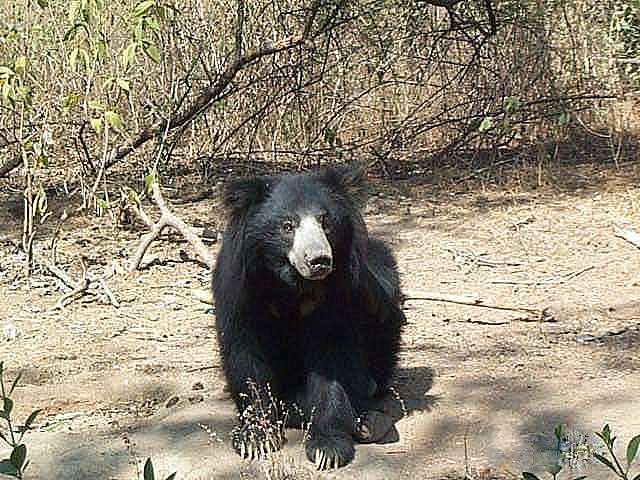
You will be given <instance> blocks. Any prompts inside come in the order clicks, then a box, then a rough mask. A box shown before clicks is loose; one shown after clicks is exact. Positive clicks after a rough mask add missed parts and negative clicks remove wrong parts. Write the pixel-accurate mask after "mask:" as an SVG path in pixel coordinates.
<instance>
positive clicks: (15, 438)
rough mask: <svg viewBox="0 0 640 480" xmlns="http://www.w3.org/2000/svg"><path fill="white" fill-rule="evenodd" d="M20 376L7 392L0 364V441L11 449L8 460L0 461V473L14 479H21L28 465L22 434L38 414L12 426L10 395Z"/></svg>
mask: <svg viewBox="0 0 640 480" xmlns="http://www.w3.org/2000/svg"><path fill="white" fill-rule="evenodd" d="M21 376H22V374H18V375H17V376H16V378H15V379H14V380H13V382H12V383H11V386H10V387H9V389H8V390H7V388H6V384H5V379H4V364H3V362H0V395H1V398H2V410H0V419H2V420H3V421H4V425H2V424H0V440H2V441H3V442H4V443H6V444H7V445H8V446H9V447H10V448H11V453H10V454H9V458H5V459H2V460H0V473H2V474H4V475H7V476H9V477H14V478H23V475H24V471H25V470H26V468H27V466H28V465H29V462H28V461H27V446H26V445H25V444H24V443H22V439H23V437H24V434H25V433H26V432H27V431H29V430H30V429H31V426H32V425H33V422H35V420H36V417H37V416H38V414H39V413H40V410H35V411H33V412H31V414H30V415H29V416H28V417H27V419H26V420H25V422H24V423H23V424H22V425H15V424H14V422H13V420H12V417H11V413H12V412H13V407H14V403H13V400H12V399H11V398H10V395H12V394H13V392H14V390H15V388H16V386H17V385H18V382H19V381H20V378H21ZM16 434H17V435H16Z"/></svg>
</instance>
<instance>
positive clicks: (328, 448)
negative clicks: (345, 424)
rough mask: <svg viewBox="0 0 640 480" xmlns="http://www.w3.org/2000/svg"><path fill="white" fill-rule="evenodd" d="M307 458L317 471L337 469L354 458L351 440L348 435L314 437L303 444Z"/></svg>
mask: <svg viewBox="0 0 640 480" xmlns="http://www.w3.org/2000/svg"><path fill="white" fill-rule="evenodd" d="M305 450H306V452H307V458H308V459H309V460H311V461H312V462H313V463H314V464H315V466H316V468H317V469H318V470H327V469H330V468H339V467H342V466H344V465H346V464H347V463H349V462H350V461H351V460H353V457H354V456H355V453H356V451H355V448H354V446H353V439H352V438H351V436H350V435H340V436H337V435H318V434H316V435H314V436H312V437H311V438H309V439H308V440H307V442H306V444H305Z"/></svg>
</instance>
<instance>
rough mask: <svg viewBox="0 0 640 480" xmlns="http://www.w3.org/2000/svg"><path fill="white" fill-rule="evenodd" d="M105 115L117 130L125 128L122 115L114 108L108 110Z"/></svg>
mask: <svg viewBox="0 0 640 480" xmlns="http://www.w3.org/2000/svg"><path fill="white" fill-rule="evenodd" d="M104 116H105V118H106V119H107V123H109V125H111V128H113V129H115V130H123V129H124V123H122V119H121V118H120V115H118V114H117V113H116V112H114V111H113V110H108V111H106V112H105V114H104Z"/></svg>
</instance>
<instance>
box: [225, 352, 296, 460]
mask: <svg viewBox="0 0 640 480" xmlns="http://www.w3.org/2000/svg"><path fill="white" fill-rule="evenodd" d="M225 353H226V355H225V356H224V362H223V366H224V369H225V372H226V376H227V381H228V383H229V389H230V390H231V392H232V395H233V399H234V401H235V403H236V406H237V408H238V413H239V415H240V425H238V426H237V427H236V428H235V429H234V430H233V433H232V445H233V448H234V449H235V450H236V452H237V453H238V454H239V455H240V456H242V457H243V458H248V459H254V458H263V457H264V456H265V455H266V454H267V453H271V452H274V451H276V450H279V449H280V448H282V445H283V444H284V442H285V436H284V427H285V425H284V416H285V412H284V408H283V405H282V404H281V403H280V400H279V398H278V385H277V384H276V383H275V382H274V379H275V377H274V375H273V373H272V371H271V369H270V368H269V366H268V365H266V364H265V363H264V362H262V361H261V360H260V359H259V356H257V355H252V354H251V352H250V351H248V350H246V349H237V350H230V351H229V350H228V351H227V352H225Z"/></svg>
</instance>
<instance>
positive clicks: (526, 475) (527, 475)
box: [522, 472, 540, 480]
mask: <svg viewBox="0 0 640 480" xmlns="http://www.w3.org/2000/svg"><path fill="white" fill-rule="evenodd" d="M522 478H523V479H524V480H540V479H539V478H538V476H537V475H534V474H533V473H531V472H522Z"/></svg>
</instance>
